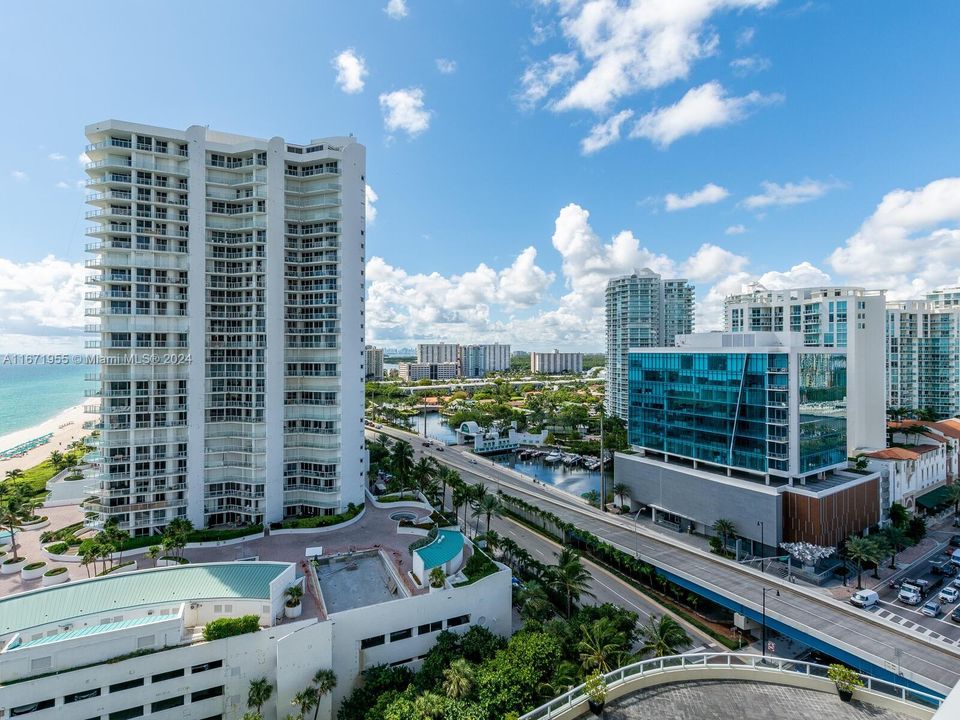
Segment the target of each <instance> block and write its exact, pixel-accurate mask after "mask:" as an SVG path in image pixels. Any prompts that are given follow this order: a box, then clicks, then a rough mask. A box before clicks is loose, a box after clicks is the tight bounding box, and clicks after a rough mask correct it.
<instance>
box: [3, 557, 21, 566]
mask: <svg viewBox="0 0 960 720" xmlns="http://www.w3.org/2000/svg"><path fill="white" fill-rule="evenodd" d="M24 560H26V558H25V557H12V558H8V559H7V560H4V561H3V564H4V565H13V564H15V563H18V562H23V561H24Z"/></svg>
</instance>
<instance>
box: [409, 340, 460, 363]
mask: <svg viewBox="0 0 960 720" xmlns="http://www.w3.org/2000/svg"><path fill="white" fill-rule="evenodd" d="M459 347H460V346H459V345H457V344H456V343H420V344H419V345H417V362H418V363H455V362H457V349H458V348H459Z"/></svg>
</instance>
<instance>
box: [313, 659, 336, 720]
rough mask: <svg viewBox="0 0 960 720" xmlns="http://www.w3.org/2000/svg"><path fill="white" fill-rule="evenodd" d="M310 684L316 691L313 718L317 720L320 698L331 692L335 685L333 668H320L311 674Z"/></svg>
mask: <svg viewBox="0 0 960 720" xmlns="http://www.w3.org/2000/svg"><path fill="white" fill-rule="evenodd" d="M311 685H312V687H313V689H314V692H315V693H316V696H315V699H316V701H317V704H316V709H315V710H314V711H313V720H317V715H319V714H320V700H322V699H323V698H324V697H325V696H326V695H329V694H330V693H332V692H333V689H334V688H335V687H336V686H337V674H336V673H335V672H334V671H333V670H328V669H326V668H321V669H320V670H317V671H316V672H315V673H314V674H313V680H312V681H311Z"/></svg>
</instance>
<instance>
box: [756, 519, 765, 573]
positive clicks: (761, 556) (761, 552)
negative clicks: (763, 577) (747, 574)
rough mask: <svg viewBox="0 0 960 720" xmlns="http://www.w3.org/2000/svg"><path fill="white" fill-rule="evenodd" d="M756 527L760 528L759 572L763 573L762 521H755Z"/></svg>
mask: <svg viewBox="0 0 960 720" xmlns="http://www.w3.org/2000/svg"><path fill="white" fill-rule="evenodd" d="M757 526H758V527H759V528H760V572H763V556H764V552H763V520H757Z"/></svg>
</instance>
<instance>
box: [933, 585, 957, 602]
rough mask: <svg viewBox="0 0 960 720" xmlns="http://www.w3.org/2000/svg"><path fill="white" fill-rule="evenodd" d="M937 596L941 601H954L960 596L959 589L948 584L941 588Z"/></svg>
mask: <svg viewBox="0 0 960 720" xmlns="http://www.w3.org/2000/svg"><path fill="white" fill-rule="evenodd" d="M938 597H939V599H940V602H941V603H947V604H951V603H955V602H956V601H957V599H958V598H960V590H957V589H956V588H955V587H953V586H952V585H950V586H948V587H945V588H944V589H943V590H941V591H940V595H938Z"/></svg>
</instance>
